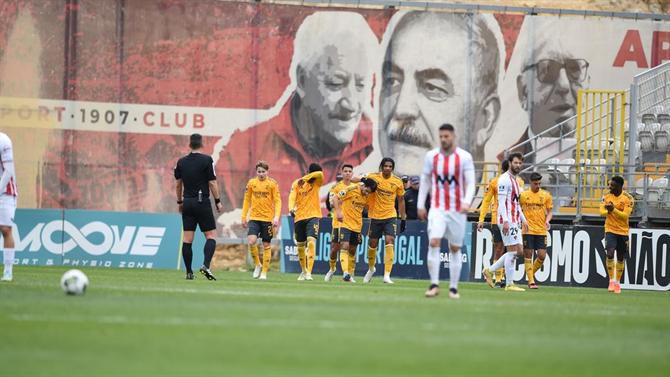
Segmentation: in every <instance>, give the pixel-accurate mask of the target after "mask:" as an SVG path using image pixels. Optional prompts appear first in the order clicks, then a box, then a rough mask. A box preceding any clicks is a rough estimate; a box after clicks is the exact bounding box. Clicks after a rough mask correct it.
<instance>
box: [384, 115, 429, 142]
mask: <svg viewBox="0 0 670 377" xmlns="http://www.w3.org/2000/svg"><path fill="white" fill-rule="evenodd" d="M388 137H389V139H391V140H393V141H398V142H401V143H406V144H411V145H415V146H417V147H424V148H432V147H433V145H432V143H431V142H430V139H429V138H428V137H427V136H426V135H425V134H424V133H422V132H421V131H420V130H419V129H418V128H417V126H416V123H415V122H414V121H413V120H405V121H403V122H402V123H399V124H397V125H392V124H391V125H390V127H389V128H388Z"/></svg>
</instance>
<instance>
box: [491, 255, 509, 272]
mask: <svg viewBox="0 0 670 377" xmlns="http://www.w3.org/2000/svg"><path fill="white" fill-rule="evenodd" d="M509 253H511V251H508V252H506V253H505V254H503V255H502V256H501V257H500V258H498V260H497V261H496V262H495V263H493V264H492V265H491V267H489V271H491V272H496V271H497V270H498V269H499V268H501V267H503V266H504V265H505V256H507V254H509Z"/></svg>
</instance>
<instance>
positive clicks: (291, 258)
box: [281, 216, 472, 280]
mask: <svg viewBox="0 0 670 377" xmlns="http://www.w3.org/2000/svg"><path fill="white" fill-rule="evenodd" d="M369 223H370V222H369V220H368V219H365V220H364V221H363V230H362V234H363V235H364V236H363V242H362V243H361V244H360V245H358V248H357V250H356V276H362V275H364V274H365V272H366V271H367V270H368V260H367V249H368V241H369V239H368V236H367V233H368V227H369ZM331 225H332V222H331V219H330V218H322V219H321V221H320V225H319V239H318V240H317V243H316V255H315V262H314V269H313V270H312V273H313V274H325V273H326V272H327V271H328V269H329V266H328V260H329V256H330V250H331V241H332V238H331V231H332V227H331ZM281 229H282V230H281V271H282V272H289V273H300V264H299V262H298V250H297V246H296V244H295V240H294V238H293V218H291V217H289V216H285V217H283V218H282V227H281ZM471 238H472V227H471V226H470V225H469V224H468V225H466V232H465V238H464V245H463V249H462V252H463V268H462V270H461V280H469V279H470V273H469V268H470V244H471V242H472V241H471ZM394 245H395V247H394V249H395V255H394V260H393V272H392V273H391V276H392V277H398V278H408V279H428V278H429V277H428V267H427V265H426V261H427V259H426V256H427V254H428V235H427V233H426V223H425V222H422V221H407V229H406V231H405V232H404V233H402V234H398V236H397V237H396V239H395V242H394ZM378 250H379V251H378V252H377V260H376V264H375V268H376V270H377V272H376V274H375V275H379V276H382V275H383V271H384V242H383V239H382V240H380V242H379V246H378ZM441 250H442V252H441V253H440V254H441V256H440V258H441V260H442V262H443V263H442V269H441V271H440V278H441V279H443V280H444V279H448V278H449V252H448V241H447V240H442V247H441ZM337 264H338V266H337V270H338V273H341V269H340V265H339V264H340V263H339V258H338V263H337Z"/></svg>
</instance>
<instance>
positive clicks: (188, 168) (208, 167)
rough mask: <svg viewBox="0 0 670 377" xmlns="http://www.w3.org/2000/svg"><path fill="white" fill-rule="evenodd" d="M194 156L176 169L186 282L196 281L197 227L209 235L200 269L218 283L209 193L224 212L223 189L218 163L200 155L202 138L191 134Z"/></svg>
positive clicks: (186, 157)
mask: <svg viewBox="0 0 670 377" xmlns="http://www.w3.org/2000/svg"><path fill="white" fill-rule="evenodd" d="M189 146H190V147H191V153H189V154H188V155H186V156H184V157H182V158H180V159H179V161H177V166H176V167H175V168H174V177H175V179H176V180H177V185H176V189H177V204H178V205H179V212H180V213H181V219H182V222H183V224H184V243H183V244H182V247H181V250H182V251H181V253H182V255H183V256H184V265H185V266H186V279H187V280H193V270H192V269H191V263H192V262H193V249H192V244H193V234H194V233H195V227H196V226H197V225H199V226H200V230H201V231H202V232H203V233H205V238H207V241H206V242H205V250H204V252H205V264H204V265H203V266H202V267H200V273H202V274H203V275H204V276H205V277H206V278H207V279H209V280H216V277H214V275H213V274H212V271H210V270H209V264H210V262H211V261H212V257H213V256H214V249H215V248H216V241H214V237H215V235H216V223H215V222H214V214H213V213H212V204H211V203H210V201H209V193H210V191H211V192H212V195H213V196H214V202H215V203H216V210H217V211H218V212H221V210H222V209H223V206H222V205H221V199H220V195H219V188H218V187H217V184H216V176H215V175H214V161H213V160H212V157H211V156H208V155H205V154H202V153H200V148H202V135H200V134H193V135H191V142H190V144H189Z"/></svg>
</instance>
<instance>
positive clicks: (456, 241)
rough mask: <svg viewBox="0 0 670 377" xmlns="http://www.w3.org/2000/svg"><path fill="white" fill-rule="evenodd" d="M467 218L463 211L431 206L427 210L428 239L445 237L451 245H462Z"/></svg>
mask: <svg viewBox="0 0 670 377" xmlns="http://www.w3.org/2000/svg"><path fill="white" fill-rule="evenodd" d="M467 220H468V218H467V216H466V215H465V214H464V213H458V212H455V211H445V210H443V209H439V208H431V209H430V211H428V239H429V240H432V239H436V238H446V239H447V240H449V243H450V244H451V245H456V246H463V237H464V235H465V223H466V222H467Z"/></svg>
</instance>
